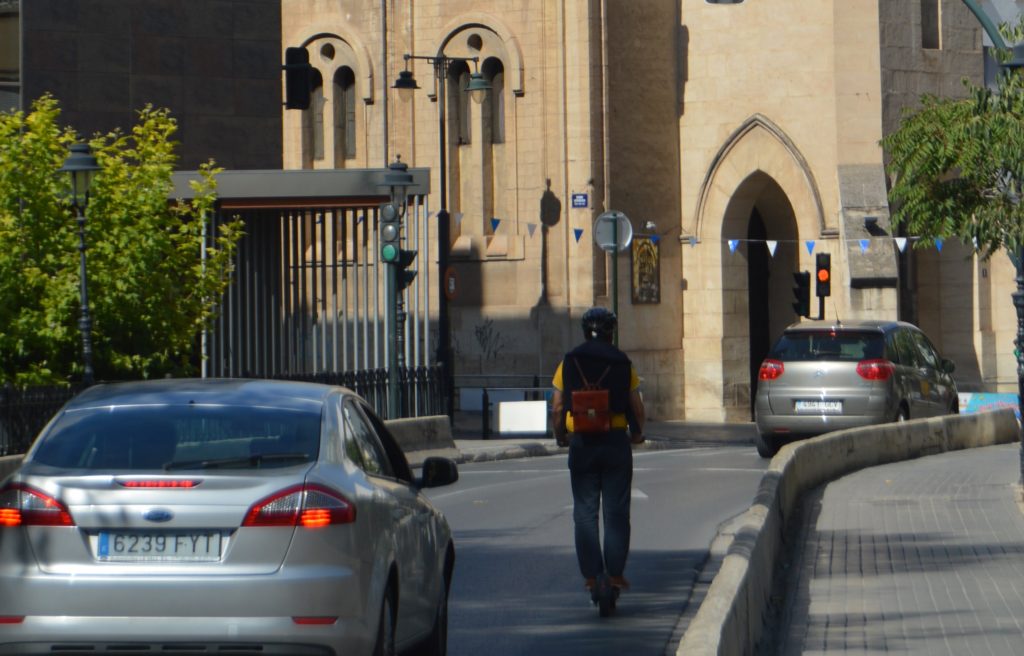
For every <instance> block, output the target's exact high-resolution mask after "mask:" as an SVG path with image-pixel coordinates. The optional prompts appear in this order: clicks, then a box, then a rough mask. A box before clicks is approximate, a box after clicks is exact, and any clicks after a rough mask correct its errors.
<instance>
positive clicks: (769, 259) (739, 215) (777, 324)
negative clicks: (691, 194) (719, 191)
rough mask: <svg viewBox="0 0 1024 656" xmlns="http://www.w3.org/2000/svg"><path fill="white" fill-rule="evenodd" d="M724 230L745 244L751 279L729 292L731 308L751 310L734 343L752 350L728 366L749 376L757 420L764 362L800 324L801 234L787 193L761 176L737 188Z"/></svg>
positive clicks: (742, 254)
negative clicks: (796, 278)
mask: <svg viewBox="0 0 1024 656" xmlns="http://www.w3.org/2000/svg"><path fill="white" fill-rule="evenodd" d="M722 228H723V234H724V235H725V236H726V237H727V238H728V239H738V240H740V244H741V247H740V248H737V249H736V252H735V253H734V254H733V257H735V258H741V261H742V263H743V264H745V269H746V270H745V271H744V272H743V274H745V275H743V274H739V272H737V273H738V274H739V275H737V276H736V277H737V278H739V280H738V281H737V282H741V284H740V285H737V286H735V287H734V288H732V289H730V288H728V287H727V288H726V289H725V290H724V291H723V294H724V295H725V296H726V298H725V299H723V300H724V301H725V304H726V305H727V306H729V305H734V306H735V307H745V308H746V315H747V321H746V322H742V321H738V322H736V324H737V325H734V326H733V327H732V328H731V330H733V331H735V334H734V335H733V336H734V337H742V336H743V335H741V334H740V331H744V332H745V333H746V335H745V337H746V349H744V350H743V351H740V352H736V353H734V354H732V357H733V358H735V359H734V360H733V362H731V363H727V364H726V366H727V368H732V369H734V370H737V371H738V370H743V371H744V374H742V375H741V376H742V379H745V380H744V382H745V383H747V384H746V385H744V387H746V388H747V390H749V394H747V395H745V396H747V398H746V405H747V407H748V408H749V413H750V414H749V416H750V419H753V417H754V414H753V412H754V398H755V396H756V394H757V373H758V370H759V369H760V366H761V361H762V360H764V358H765V356H766V355H767V354H768V349H769V348H770V347H771V344H772V341H774V340H775V338H776V337H777V336H778V335H779V334H780V333H781V332H782V330H783V329H785V327H786V326H788V325H789V324H791V323H793V322H794V321H796V320H797V315H796V311H795V310H794V309H793V275H792V274H794V273H796V272H797V271H798V270H799V267H800V253H799V250H798V249H799V232H798V227H797V221H796V215H795V213H794V211H793V205H792V204H791V203H790V201H789V198H787V196H786V193H785V191H783V189H782V187H780V186H779V184H778V183H777V182H776V181H775V180H774V179H773V178H772V177H771V176H769V175H767V174H766V173H763V172H761V171H757V172H755V173H753V174H751V175H750V176H749V177H748V178H747V179H746V180H744V181H743V183H742V184H741V185H740V186H739V187H738V188H737V190H736V193H735V194H734V195H733V198H732V201H731V202H730V203H729V205H728V209H727V210H726V219H725V223H724V225H723V227H722ZM735 264H739V263H738V262H737V263H735ZM736 343H738V344H741V343H742V340H736ZM727 357H728V356H727ZM738 377H740V376H738ZM741 396H742V395H741Z"/></svg>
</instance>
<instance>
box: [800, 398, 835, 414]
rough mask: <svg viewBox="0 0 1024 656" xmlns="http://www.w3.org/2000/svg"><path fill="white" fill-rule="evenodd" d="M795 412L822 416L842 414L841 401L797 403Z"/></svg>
mask: <svg viewBox="0 0 1024 656" xmlns="http://www.w3.org/2000/svg"><path fill="white" fill-rule="evenodd" d="M796 411H797V412H807V413H814V414H822V415H841V414H843V402H842V401H797V402H796Z"/></svg>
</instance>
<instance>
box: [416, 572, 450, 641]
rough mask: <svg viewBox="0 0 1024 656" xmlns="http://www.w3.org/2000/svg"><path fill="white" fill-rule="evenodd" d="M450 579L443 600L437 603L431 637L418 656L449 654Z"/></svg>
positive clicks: (443, 590)
mask: <svg viewBox="0 0 1024 656" xmlns="http://www.w3.org/2000/svg"><path fill="white" fill-rule="evenodd" d="M449 587H450V586H449V583H448V577H445V581H444V585H443V586H442V588H443V589H442V590H441V599H440V600H438V602H437V615H436V616H435V617H434V628H433V629H432V630H431V631H430V636H429V637H428V638H427V639H426V640H424V641H423V643H421V644H420V646H419V649H417V650H416V656H446V655H447V653H448V588H449Z"/></svg>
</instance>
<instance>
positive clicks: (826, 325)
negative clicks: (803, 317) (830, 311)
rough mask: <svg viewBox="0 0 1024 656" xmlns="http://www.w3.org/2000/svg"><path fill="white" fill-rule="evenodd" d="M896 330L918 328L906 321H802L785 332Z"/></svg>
mask: <svg viewBox="0 0 1024 656" xmlns="http://www.w3.org/2000/svg"><path fill="white" fill-rule="evenodd" d="M896 328H911V329H913V330H917V327H916V326H914V325H913V324H909V323H906V322H905V321H895V320H892V319H888V320H886V319H882V320H880V319H853V320H850V321H801V322H799V323H794V324H792V325H790V326H789V327H788V328H786V330H785V332H787V333H792V332H810V331H813V332H819V331H822V330H835V331H837V332H838V331H845V330H871V331H875V330H877V331H878V332H888V331H890V330H894V329H896Z"/></svg>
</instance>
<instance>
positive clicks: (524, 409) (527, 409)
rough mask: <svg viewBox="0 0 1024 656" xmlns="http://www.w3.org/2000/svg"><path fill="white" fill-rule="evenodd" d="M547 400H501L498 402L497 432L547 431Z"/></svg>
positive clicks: (535, 432) (542, 432)
mask: <svg viewBox="0 0 1024 656" xmlns="http://www.w3.org/2000/svg"><path fill="white" fill-rule="evenodd" d="M548 414H549V410H548V402H547V401H502V402H500V403H498V432H499V433H531V434H541V435H543V434H545V433H547V432H548Z"/></svg>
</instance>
